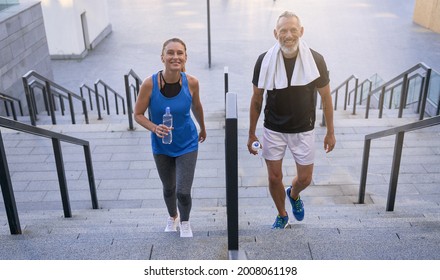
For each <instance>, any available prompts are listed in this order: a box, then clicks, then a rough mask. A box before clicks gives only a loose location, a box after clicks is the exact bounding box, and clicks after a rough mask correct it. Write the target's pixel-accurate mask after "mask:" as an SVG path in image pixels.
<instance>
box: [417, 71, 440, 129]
mask: <svg viewBox="0 0 440 280" xmlns="http://www.w3.org/2000/svg"><path fill="white" fill-rule="evenodd" d="M431 72H432V69H431V68H428V69H427V70H426V80H425V86H424V89H423V96H422V100H421V103H422V104H421V106H420V114H419V120H420V121H421V120H423V118H424V116H425V109H426V100H427V99H428V92H429V82H430V81H431ZM439 99H440V98H439ZM439 105H440V100H439ZM437 112H439V107H438V106H437Z"/></svg>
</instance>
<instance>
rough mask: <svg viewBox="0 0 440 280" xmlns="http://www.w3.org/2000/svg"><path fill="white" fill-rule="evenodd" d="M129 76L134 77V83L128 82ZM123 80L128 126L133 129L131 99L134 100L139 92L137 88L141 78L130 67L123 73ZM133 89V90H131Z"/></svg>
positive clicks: (139, 85)
mask: <svg viewBox="0 0 440 280" xmlns="http://www.w3.org/2000/svg"><path fill="white" fill-rule="evenodd" d="M130 78H132V79H134V83H135V84H131V83H130ZM124 82H125V95H126V99H127V115H128V127H129V129H130V130H133V129H134V126H133V101H132V100H134V101H135V102H136V99H137V95H138V94H139V90H140V87H141V84H142V79H141V78H139V76H138V75H137V74H136V73H135V72H134V71H133V69H130V70H129V71H128V73H127V74H125V75H124ZM132 89H133V91H132ZM131 94H133V99H131Z"/></svg>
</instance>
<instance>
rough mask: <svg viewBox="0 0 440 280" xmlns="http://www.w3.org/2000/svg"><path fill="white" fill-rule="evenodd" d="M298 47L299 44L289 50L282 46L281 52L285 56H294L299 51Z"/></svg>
mask: <svg viewBox="0 0 440 280" xmlns="http://www.w3.org/2000/svg"><path fill="white" fill-rule="evenodd" d="M298 47H299V44H296V45H295V46H293V47H291V48H287V47H284V46H281V45H280V48H281V51H282V52H283V53H284V54H285V55H293V54H295V53H296V52H297V51H298Z"/></svg>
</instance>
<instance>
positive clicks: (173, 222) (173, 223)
mask: <svg viewBox="0 0 440 280" xmlns="http://www.w3.org/2000/svg"><path fill="white" fill-rule="evenodd" d="M178 224H179V218H175V219H174V218H173V217H168V219H167V226H166V227H165V232H172V231H177V225H178Z"/></svg>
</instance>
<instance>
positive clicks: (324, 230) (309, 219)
mask: <svg viewBox="0 0 440 280" xmlns="http://www.w3.org/2000/svg"><path fill="white" fill-rule="evenodd" d="M438 208H439V207H438V206H437V208H435V207H426V208H421V209H418V210H419V211H420V212H418V213H414V212H412V211H410V210H406V211H399V212H386V213H384V212H382V211H380V209H378V207H377V205H374V204H372V205H350V206H348V205H342V206H341V205H327V206H316V205H314V206H313V207H309V208H307V210H306V211H307V212H306V213H307V214H306V219H305V220H304V221H303V222H295V221H293V222H292V223H291V225H289V227H288V228H287V229H286V230H284V231H281V230H277V231H274V230H270V223H271V222H272V219H273V213H271V211H270V209H266V208H265V207H263V206H258V207H250V206H248V207H242V209H241V210H240V214H239V215H240V216H239V220H240V225H239V234H240V238H239V244H240V248H241V250H243V251H245V252H246V254H247V255H248V257H249V258H250V259H278V258H280V259H345V258H350V259H365V258H376V257H377V258H380V259H387V258H388V259H420V256H422V257H424V258H432V257H433V256H436V255H435V254H437V253H436V252H434V251H435V250H437V249H438V245H437V244H438V242H439V241H440V234H439V224H440V223H439V220H440V216H439V215H438V213H439V212H438V210H439V209H438ZM435 211H437V212H435ZM425 213H427V214H425ZM430 213H431V214H430ZM20 217H21V220H22V226H23V227H24V234H23V235H20V236H12V235H9V234H8V233H7V232H6V231H7V230H6V229H7V225H5V221H4V220H0V221H1V222H0V224H1V225H2V226H1V227H0V231H1V232H2V234H0V240H1V242H2V247H3V248H6V249H7V248H14V250H11V251H10V250H2V253H1V254H0V257H1V258H2V259H200V258H201V257H200V256H203V257H202V258H203V259H226V258H227V221H226V213H225V208H224V207H211V208H201V209H194V210H193V213H192V217H191V223H192V225H193V231H194V238H193V239H191V240H192V241H189V240H182V239H180V238H179V237H178V233H164V232H163V227H164V223H165V219H164V217H165V216H164V215H163V209H142V208H137V209H99V210H91V209H84V210H76V211H75V214H74V216H73V217H72V218H63V217H62V214H60V211H34V212H24V213H20ZM172 240H175V241H179V242H177V243H175V242H173V244H175V245H173V246H171V247H170V246H166V247H162V246H161V245H160V244H170V241H171V242H172ZM287 240H290V241H289V242H288V243H286V242H287ZM411 242H416V243H417V244H418V246H417V247H416V248H414V247H412V249H411V250H409V249H407V248H408V247H406V246H409V245H410V244H411ZM420 243H421V244H422V245H420ZM276 244H279V245H281V244H282V245H283V246H281V247H280V246H279V245H276ZM331 244H333V246H340V250H339V253H338V254H337V255H334V250H328V251H326V250H324V248H325V247H328V246H330V245H331ZM384 246H385V247H384ZM256 247H257V248H258V249H256ZM29 248H32V250H29ZM264 248H265V249H264ZM293 248H295V250H293ZM381 248H382V249H390V250H391V249H392V250H393V251H390V252H388V251H386V250H381ZM436 248H437V249H436ZM262 249H264V250H262ZM434 249H435V250H434ZM365 250H367V251H365ZM396 250H397V253H396ZM201 252H203V253H201ZM257 252H258V253H257ZM262 252H263V253H262ZM366 252H367V253H366ZM391 252H393V253H391ZM372 256H373V257H372Z"/></svg>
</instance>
